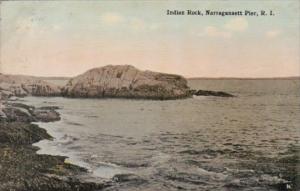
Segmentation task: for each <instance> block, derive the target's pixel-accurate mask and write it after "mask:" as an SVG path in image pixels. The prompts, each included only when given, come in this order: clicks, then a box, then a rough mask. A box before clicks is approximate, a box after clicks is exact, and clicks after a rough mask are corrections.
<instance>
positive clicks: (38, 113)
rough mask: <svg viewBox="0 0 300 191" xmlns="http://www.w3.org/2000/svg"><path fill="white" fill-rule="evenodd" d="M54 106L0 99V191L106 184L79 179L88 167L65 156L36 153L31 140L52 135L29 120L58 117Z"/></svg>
mask: <svg viewBox="0 0 300 191" xmlns="http://www.w3.org/2000/svg"><path fill="white" fill-rule="evenodd" d="M55 109H57V108H56V107H41V108H35V107H33V106H28V105H25V104H21V103H11V102H10V101H8V100H4V99H0V190H1V191H29V190H30V191H74V190H77V191H93V190H101V189H103V188H105V187H107V186H109V184H110V183H109V182H105V181H103V182H102V183H95V182H90V181H84V180H82V179H81V178H80V177H81V176H84V175H86V173H87V170H86V169H84V168H81V167H78V166H76V165H72V164H69V163H65V159H66V157H63V156H50V155H38V154H37V153H36V151H37V150H38V148H37V147H35V146H32V144H33V143H35V142H38V141H40V140H43V139H51V136H50V135H49V134H48V133H47V132H46V130H44V129H42V128H40V127H38V126H37V125H34V124H31V123H30V122H34V121H43V122H50V121H57V120H59V119H60V117H59V114H58V113H57V112H56V111H55Z"/></svg>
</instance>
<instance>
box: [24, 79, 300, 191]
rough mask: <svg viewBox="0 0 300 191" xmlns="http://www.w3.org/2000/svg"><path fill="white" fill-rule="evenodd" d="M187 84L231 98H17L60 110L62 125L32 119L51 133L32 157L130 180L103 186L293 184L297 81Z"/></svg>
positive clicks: (299, 113)
mask: <svg viewBox="0 0 300 191" xmlns="http://www.w3.org/2000/svg"><path fill="white" fill-rule="evenodd" d="M189 84H190V86H191V87H192V88H194V89H206V90H220V91H226V92H229V93H232V94H234V95H236V96H237V97H235V98H220V97H201V96H199V97H194V98H190V99H184V100H169V101H151V100H128V99H68V98H62V97H53V98H43V97H39V98H37V97H27V98H24V99H23V101H26V102H27V103H28V104H32V105H35V106H53V105H56V106H59V107H61V109H60V110H58V111H59V113H60V114H61V117H62V120H61V121H58V122H54V123H39V125H40V126H41V127H43V128H45V129H47V131H48V132H49V133H50V134H51V135H53V136H54V137H55V139H54V140H53V141H46V140H44V141H41V142H39V143H37V144H36V145H37V146H39V147H40V148H41V150H39V153H41V154H43V153H44V154H58V155H65V156H69V157H70V159H69V160H70V161H71V162H73V163H75V164H78V165H81V166H84V167H86V168H88V169H89V170H90V173H91V174H92V175H93V176H95V177H100V178H103V179H107V180H110V179H111V178H113V177H114V176H115V175H116V174H123V175H124V176H125V177H127V179H128V181H119V182H118V181H115V182H114V183H113V185H112V187H111V188H109V189H108V190H110V189H111V190H149V191H150V190H151V191H155V190H245V191H246V190H289V189H292V188H294V190H295V189H296V185H295V183H297V182H295V181H297V180H296V179H295V175H296V174H297V173H298V166H299V165H298V164H299V163H297V160H298V158H297V157H298V156H299V155H298V154H299V152H298V151H299V149H298V148H299V140H300V134H299V124H300V81H299V80H192V81H189ZM293 157H294V158H293ZM292 169H294V171H292ZM128 174H131V175H128ZM113 180H116V176H115V178H114V179H113Z"/></svg>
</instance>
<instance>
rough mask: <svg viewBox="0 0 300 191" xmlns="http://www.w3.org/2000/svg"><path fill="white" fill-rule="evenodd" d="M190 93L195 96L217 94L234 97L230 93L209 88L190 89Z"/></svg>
mask: <svg viewBox="0 0 300 191" xmlns="http://www.w3.org/2000/svg"><path fill="white" fill-rule="evenodd" d="M190 94H191V95H196V96H218V97H235V96H234V95H232V94H229V93H226V92H222V91H210V90H198V91H197V90H190Z"/></svg>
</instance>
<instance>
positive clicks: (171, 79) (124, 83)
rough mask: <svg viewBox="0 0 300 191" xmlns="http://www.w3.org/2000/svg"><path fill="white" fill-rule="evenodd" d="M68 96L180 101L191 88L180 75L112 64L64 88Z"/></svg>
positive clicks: (89, 73)
mask: <svg viewBox="0 0 300 191" xmlns="http://www.w3.org/2000/svg"><path fill="white" fill-rule="evenodd" d="M62 94H63V95H64V96H68V97H93V98H104V97H118V98H142V99H178V98H185V97H188V96H189V95H190V94H189V87H188V86H187V81H186V79H185V78H183V77H182V76H179V75H173V74H164V73H158V72H152V71H140V70H138V69H137V68H135V67H133V66H130V65H116V66H112V65H108V66H104V67H101V68H95V69H91V70H89V71H87V72H85V73H84V74H82V75H79V76H77V77H74V78H72V79H71V80H70V81H69V82H68V83H67V85H66V86H65V87H64V88H63V89H62Z"/></svg>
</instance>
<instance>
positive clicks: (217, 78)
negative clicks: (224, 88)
mask: <svg viewBox="0 0 300 191" xmlns="http://www.w3.org/2000/svg"><path fill="white" fill-rule="evenodd" d="M186 79H187V80H300V76H291V77H266V78H263V77H261V78H260V77H259V78H251V77H249V78H239V77H216V78H211V77H191V78H186Z"/></svg>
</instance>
